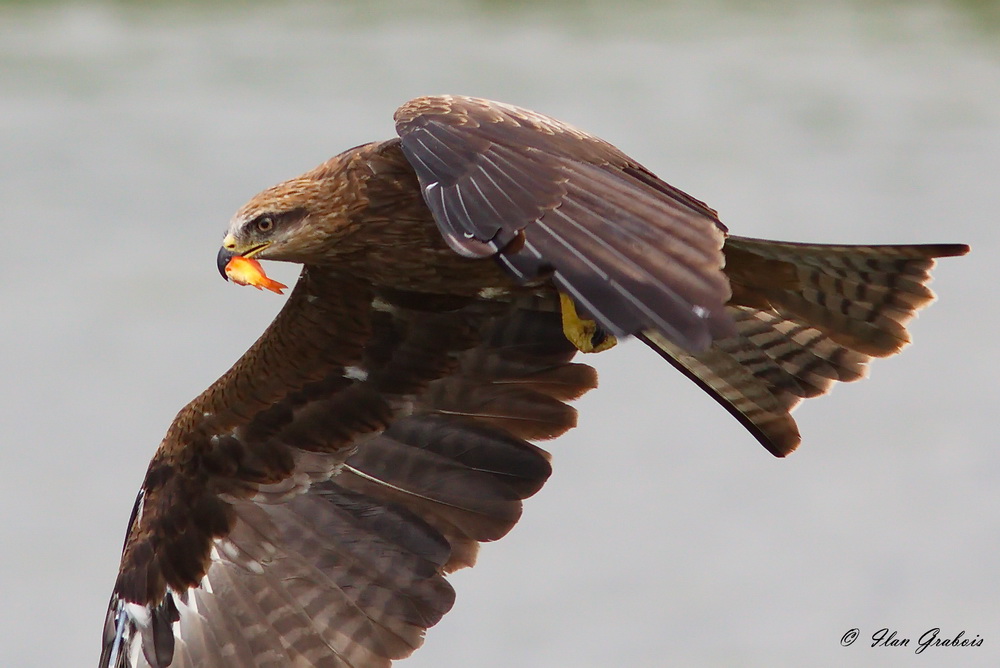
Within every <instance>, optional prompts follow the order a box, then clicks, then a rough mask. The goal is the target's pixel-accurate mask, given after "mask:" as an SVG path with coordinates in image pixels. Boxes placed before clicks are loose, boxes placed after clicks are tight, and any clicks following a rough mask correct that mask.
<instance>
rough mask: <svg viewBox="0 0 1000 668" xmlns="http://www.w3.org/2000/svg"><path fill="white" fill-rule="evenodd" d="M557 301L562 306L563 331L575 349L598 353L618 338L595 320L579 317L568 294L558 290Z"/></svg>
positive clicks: (610, 346)
mask: <svg viewBox="0 0 1000 668" xmlns="http://www.w3.org/2000/svg"><path fill="white" fill-rule="evenodd" d="M559 303H560V305H561V307H562V325H563V333H564V334H565V335H566V338H567V339H569V340H570V343H572V344H573V345H574V346H576V348H577V350H579V351H580V352H584V353H599V352H601V351H602V350H607V349H608V348H612V347H614V345H615V344H616V343H618V339H616V338H615V337H614V336H612V335H611V334H609V333H608V332H606V331H604V328H603V327H601V326H600V325H598V324H597V323H596V322H594V321H593V320H585V319H584V318H581V317H580V316H579V314H578V313H577V312H576V304H574V303H573V299H572V298H571V297H570V296H569V295H567V294H563V293H562V292H560V293H559Z"/></svg>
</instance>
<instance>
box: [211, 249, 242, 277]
mask: <svg viewBox="0 0 1000 668" xmlns="http://www.w3.org/2000/svg"><path fill="white" fill-rule="evenodd" d="M237 255H239V253H237V252H236V251H231V250H229V249H228V248H226V247H225V246H223V247H222V248H220V249H219V255H218V256H217V257H216V262H218V265H219V273H220V274H222V277H223V278H224V279H226V280H227V281H228V280H229V276H227V275H226V265H228V264H229V261H230V260H232V259H233V258H234V257H236V256H237Z"/></svg>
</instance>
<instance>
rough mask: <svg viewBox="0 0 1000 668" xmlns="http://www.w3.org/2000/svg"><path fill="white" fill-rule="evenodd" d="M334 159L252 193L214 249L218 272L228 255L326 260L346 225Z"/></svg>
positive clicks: (339, 177)
mask: <svg viewBox="0 0 1000 668" xmlns="http://www.w3.org/2000/svg"><path fill="white" fill-rule="evenodd" d="M340 167H341V165H340V164H339V161H338V159H337V158H333V159H331V160H330V161H328V162H326V163H324V164H323V165H320V166H319V167H317V168H316V169H314V170H312V171H310V172H307V173H306V174H303V175H302V176H299V177H296V178H294V179H290V180H288V181H285V182H284V183H279V184H278V185H276V186H273V187H271V188H268V189H267V190H264V191H263V192H260V193H258V194H257V195H255V196H254V197H253V198H252V199H251V200H250V201H249V202H247V203H246V204H245V205H244V206H243V207H242V208H241V209H240V210H239V211H237V212H236V215H235V216H233V219H232V220H231V221H230V223H229V229H228V230H227V232H226V236H225V238H224V239H223V240H222V248H220V249H219V255H218V264H219V271H220V272H221V273H222V275H223V276H225V275H226V272H225V267H226V265H227V264H228V263H229V260H230V259H232V258H233V257H234V256H242V257H245V258H253V259H256V260H278V261H282V262H298V263H303V264H307V263H315V262H321V261H323V259H324V258H327V257H329V256H330V253H331V250H332V249H333V247H334V246H335V245H336V240H337V238H338V237H341V236H343V234H344V232H345V230H346V228H348V227H349V226H350V225H349V223H350V217H349V215H348V213H349V212H348V211H347V210H346V208H347V207H346V206H345V205H344V204H345V198H344V197H343V194H342V192H341V191H342V189H343V187H344V185H345V183H344V182H345V181H346V179H344V178H342V175H343V172H342V169H340Z"/></svg>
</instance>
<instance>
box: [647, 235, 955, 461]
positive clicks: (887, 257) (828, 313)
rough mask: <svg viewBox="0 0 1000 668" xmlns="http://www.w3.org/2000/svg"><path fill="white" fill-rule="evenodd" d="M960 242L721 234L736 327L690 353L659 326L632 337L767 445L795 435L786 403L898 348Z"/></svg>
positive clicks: (794, 439) (777, 451)
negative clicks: (826, 241) (942, 261)
mask: <svg viewBox="0 0 1000 668" xmlns="http://www.w3.org/2000/svg"><path fill="white" fill-rule="evenodd" d="M967 251H968V247H967V246H963V245H957V244H955V245H934V246H824V245H810V244H793V243H782V242H774V241H764V240H758V239H745V238H741V237H729V238H728V239H727V241H726V246H725V252H726V259H727V266H726V273H727V275H728V276H729V278H730V281H731V282H732V284H733V299H732V301H731V302H730V304H729V305H727V307H726V308H727V311H728V312H729V314H730V315H731V316H732V318H733V321H734V322H735V323H736V330H737V331H736V334H735V335H732V336H727V337H723V338H720V339H716V340H715V341H714V342H713V343H712V346H711V347H710V348H709V349H708V350H706V351H704V352H701V353H696V354H690V353H688V352H687V351H685V350H683V349H682V348H680V347H678V346H677V345H675V344H673V343H672V342H671V341H670V340H669V339H668V338H667V337H665V336H664V335H663V334H662V333H660V332H657V331H653V330H647V331H645V332H643V333H642V334H641V335H640V336H639V338H640V339H641V340H643V341H644V342H645V343H646V344H648V345H649V346H650V347H651V348H653V349H654V350H656V351H657V352H659V353H660V355H661V356H663V357H664V358H665V359H666V360H667V361H669V362H670V363H671V364H673V365H674V366H675V367H677V368H678V369H680V370H681V371H682V372H683V373H684V374H685V375H687V376H688V377H689V378H691V379H692V380H694V381H695V382H696V383H698V385H700V386H701V387H702V389H704V390H705V391H706V392H708V393H709V394H710V395H711V396H712V397H713V398H714V399H715V400H716V401H718V402H719V403H720V404H722V406H723V407H725V408H726V410H728V411H729V412H730V413H731V414H732V415H733V416H734V417H736V419H738V420H739V421H740V422H741V423H742V424H743V425H744V426H745V427H746V428H747V429H748V430H749V431H750V432H751V433H752V434H753V435H754V436H755V437H756V438H757V440H758V441H760V443H761V444H762V445H763V446H764V447H765V448H767V449H768V451H770V452H771V453H772V454H774V455H775V456H778V457H783V456H785V455H787V454H789V453H790V452H792V451H793V450H795V449H796V448H797V447H798V445H799V442H800V440H801V438H800V436H799V431H798V427H797V426H796V424H795V421H794V419H792V417H791V411H792V410H793V409H794V408H795V407H796V406H797V405H798V404H799V403H800V402H801V401H802V399H807V398H809V397H815V396H819V395H821V394H825V393H826V392H829V391H830V389H831V388H832V386H833V384H834V383H835V382H836V381H841V382H850V381H854V380H858V379H860V378H863V377H864V376H865V375H866V374H867V365H868V362H869V361H870V360H871V358H872V357H886V356H889V355H892V354H894V353H896V352H899V351H900V350H901V349H902V348H903V346H905V345H906V344H907V343H908V342H909V341H910V337H909V333H908V332H907V331H906V324H907V322H909V320H910V319H911V318H913V316H914V315H916V312H917V310H919V309H920V308H922V307H924V306H926V305H928V304H929V303H930V302H931V301H933V299H934V294H933V293H932V292H931V291H930V289H929V288H928V287H927V283H928V282H929V281H930V270H931V268H932V267H933V266H934V258H935V257H945V256H953V255H963V254H964V253H966V252H967Z"/></svg>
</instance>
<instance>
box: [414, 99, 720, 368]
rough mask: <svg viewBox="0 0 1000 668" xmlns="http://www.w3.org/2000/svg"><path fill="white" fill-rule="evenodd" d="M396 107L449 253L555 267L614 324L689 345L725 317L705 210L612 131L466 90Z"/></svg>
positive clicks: (536, 268)
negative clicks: (619, 145)
mask: <svg viewBox="0 0 1000 668" xmlns="http://www.w3.org/2000/svg"><path fill="white" fill-rule="evenodd" d="M395 118H396V129H397V131H398V132H399V135H400V137H401V141H402V147H403V152H404V153H405V155H406V157H407V159H408V160H409V161H410V162H411V163H412V165H413V167H414V170H415V171H416V173H417V176H418V178H419V180H420V185H421V187H422V189H423V195H424V199H425V200H426V202H427V204H428V206H429V207H430V209H431V211H432V213H433V214H434V218H435V220H436V221H437V224H438V226H439V228H440V229H441V232H442V234H443V235H444V237H445V239H446V240H447V241H448V243H449V245H450V246H451V247H452V248H453V249H455V250H456V251H458V252H459V253H461V254H463V255H466V256H470V257H485V256H490V255H496V256H497V257H498V259H499V260H500V261H501V262H502V263H503V264H504V265H505V266H506V267H507V268H508V269H510V270H511V271H512V272H513V273H514V274H515V275H516V276H517V277H518V278H520V279H521V280H523V281H531V280H534V279H537V278H539V277H546V276H548V275H550V274H551V276H552V278H553V280H554V282H555V283H556V285H557V286H558V287H559V288H560V289H561V290H562V291H563V292H566V293H568V294H569V295H571V296H572V297H573V298H574V300H575V301H576V302H577V304H578V305H580V306H581V307H582V308H583V309H584V310H585V311H587V312H588V313H589V314H590V315H591V316H592V317H593V318H594V319H596V320H597V321H598V322H599V323H600V324H601V325H603V326H604V328H605V329H607V330H609V331H610V332H612V333H614V334H616V335H619V336H624V335H630V334H635V333H637V332H639V331H641V330H647V329H652V330H655V331H658V332H660V333H662V335H663V336H665V337H667V339H668V340H670V341H672V342H674V343H675V344H677V345H679V346H681V347H682V348H684V349H687V350H692V351H697V350H703V349H705V348H706V347H707V346H708V345H709V343H710V342H711V340H712V339H713V337H716V336H719V335H723V334H728V333H731V332H732V331H733V330H732V323H731V322H730V320H729V316H728V315H727V314H726V312H725V310H724V308H723V305H724V304H725V303H726V301H727V300H728V299H729V296H730V290H729V283H728V281H727V280H726V278H725V276H724V274H723V273H722V264H723V260H722V254H721V251H720V248H721V246H722V243H723V239H724V237H725V228H724V227H723V226H722V224H721V223H720V222H719V220H718V218H717V216H716V214H715V212H714V211H713V210H712V209H710V208H708V207H707V206H705V205H704V204H703V203H702V202H699V201H698V200H696V199H694V198H692V197H690V196H689V195H686V194H684V193H683V192H681V191H679V190H677V189H675V188H673V187H672V186H670V185H668V184H666V183H664V182H663V181H661V180H660V179H658V178H657V177H656V176H655V175H653V174H652V173H651V172H649V170H647V169H645V168H644V167H642V166H641V165H640V164H638V163H636V162H635V161H633V160H632V159H631V158H629V157H628V156H626V155H625V154H623V153H622V152H621V151H619V150H618V149H616V148H615V147H613V146H612V145H610V144H608V143H607V142H604V141H602V140H600V139H597V138H595V137H592V136H590V135H588V134H586V133H583V132H581V131H579V130H577V129H575V128H573V127H571V126H569V125H566V124H564V123H561V122H559V121H556V120H554V119H552V118H549V117H547V116H543V115H541V114H537V113H535V112H532V111H528V110H525V109H520V108H518V107H513V106H510V105H506V104H502V103H499V102H491V101H488V100H481V99H476V98H466V97H455V96H443V97H422V98H417V99H415V100H412V101H410V102H408V103H406V104H405V105H403V106H402V107H400V109H399V110H398V111H397V112H396V115H395Z"/></svg>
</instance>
